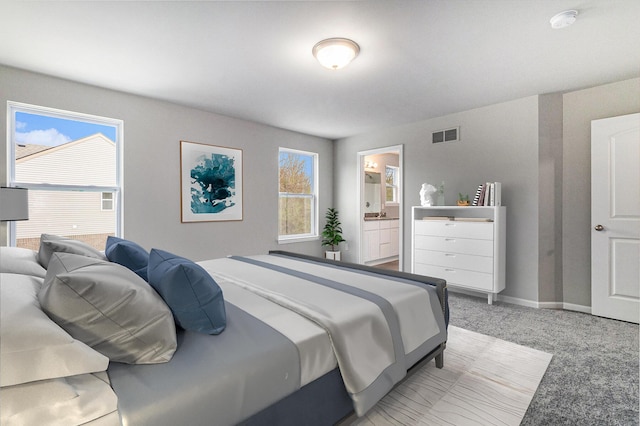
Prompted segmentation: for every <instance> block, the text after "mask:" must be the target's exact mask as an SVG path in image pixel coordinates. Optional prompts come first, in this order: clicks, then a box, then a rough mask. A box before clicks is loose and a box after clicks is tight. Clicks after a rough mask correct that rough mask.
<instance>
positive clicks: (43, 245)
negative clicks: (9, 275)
mask: <svg viewBox="0 0 640 426" xmlns="http://www.w3.org/2000/svg"><path fill="white" fill-rule="evenodd" d="M53 253H73V254H79V255H82V256H87V257H93V258H95V259H100V260H107V257H106V256H105V255H104V253H102V252H101V251H99V250H97V249H95V248H93V247H91V246H90V245H89V244H87V243H85V242H83V241H80V240H73V239H71V238H67V237H60V236H58V235H51V234H42V235H40V249H39V250H38V262H40V264H41V265H42V266H43V267H44V268H48V267H49V260H50V259H51V256H52V255H53Z"/></svg>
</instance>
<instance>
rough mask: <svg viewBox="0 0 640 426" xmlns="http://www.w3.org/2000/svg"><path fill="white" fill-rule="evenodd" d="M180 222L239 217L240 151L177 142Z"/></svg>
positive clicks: (240, 195) (240, 215) (240, 188)
mask: <svg viewBox="0 0 640 426" xmlns="http://www.w3.org/2000/svg"><path fill="white" fill-rule="evenodd" d="M180 157H181V182H182V183H181V189H182V191H181V192H182V201H181V205H182V211H181V214H182V221H183V222H202V221H218V220H242V150H240V149H234V148H225V147H221V146H214V145H206V144H199V143H194V142H187V141H181V145H180Z"/></svg>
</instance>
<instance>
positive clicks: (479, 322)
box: [445, 293, 640, 426]
mask: <svg viewBox="0 0 640 426" xmlns="http://www.w3.org/2000/svg"><path fill="white" fill-rule="evenodd" d="M449 305H450V308H451V324H452V325H455V326H457V327H461V328H464V329H467V330H471V331H475V332H478V333H482V334H486V335H489V336H494V337H497V338H500V339H503V340H506V341H509V342H514V343H518V344H520V345H524V346H529V347H531V348H534V349H539V350H541V351H544V352H548V353H551V354H553V359H552V360H551V364H550V365H549V367H548V369H547V372H546V373H545V375H544V377H543V378H542V382H541V383H540V386H539V387H538V390H537V392H536V394H535V396H534V397H533V401H531V404H530V405H529V409H528V410H527V412H526V414H525V417H524V419H523V421H522V423H521V425H523V426H524V425H536V426H537V425H581V426H583V425H598V426H604V425H624V426H632V425H638V424H639V423H640V420H639V404H640V403H639V397H638V394H639V392H638V389H639V376H640V371H639V362H640V361H639V360H640V355H639V328H638V325H637V324H630V323H626V322H621V321H614V320H609V319H605V318H600V317H595V316H591V315H587V314H582V313H578V312H571V311H562V310H549V309H534V308H527V307H523V306H517V305H512V304H508V303H503V302H494V304H493V305H488V304H487V300H486V298H476V297H471V296H467V295H464V294H460V293H450V300H449ZM445 364H446V351H445Z"/></svg>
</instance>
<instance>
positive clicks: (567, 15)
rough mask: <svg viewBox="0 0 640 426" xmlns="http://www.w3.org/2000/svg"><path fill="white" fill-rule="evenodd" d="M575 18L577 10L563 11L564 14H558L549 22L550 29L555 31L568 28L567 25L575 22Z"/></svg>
mask: <svg viewBox="0 0 640 426" xmlns="http://www.w3.org/2000/svg"><path fill="white" fill-rule="evenodd" d="M577 16H578V11H577V10H565V11H564V12H560V13H558V14H557V15H556V16H554V17H553V18H551V19H550V20H549V22H550V23H551V28H553V29H554V30H557V29H560V28H565V27H568V26H569V25H571V24H573V23H574V22H576V17H577Z"/></svg>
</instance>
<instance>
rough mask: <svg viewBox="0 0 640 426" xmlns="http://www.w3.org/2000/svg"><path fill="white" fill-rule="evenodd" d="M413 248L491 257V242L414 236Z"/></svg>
mask: <svg viewBox="0 0 640 426" xmlns="http://www.w3.org/2000/svg"><path fill="white" fill-rule="evenodd" d="M415 248H416V249H422V250H434V251H442V252H446V253H460V254H473V255H477V256H493V241H492V240H471V239H468V238H453V237H432V236H425V235H416V236H415Z"/></svg>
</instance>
